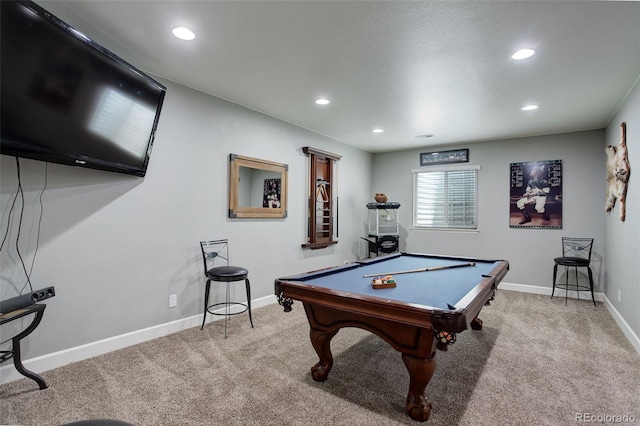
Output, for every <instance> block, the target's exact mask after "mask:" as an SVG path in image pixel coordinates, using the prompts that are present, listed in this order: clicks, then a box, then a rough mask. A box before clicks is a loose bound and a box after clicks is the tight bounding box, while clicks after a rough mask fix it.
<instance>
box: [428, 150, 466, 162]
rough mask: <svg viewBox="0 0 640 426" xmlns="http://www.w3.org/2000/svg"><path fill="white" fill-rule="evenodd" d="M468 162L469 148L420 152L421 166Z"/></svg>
mask: <svg viewBox="0 0 640 426" xmlns="http://www.w3.org/2000/svg"><path fill="white" fill-rule="evenodd" d="M468 162H469V150H468V149H454V150H452V151H433V152H423V153H421V154H420V165H421V166H434V165H437V164H452V163H468Z"/></svg>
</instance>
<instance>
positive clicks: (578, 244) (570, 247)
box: [562, 237, 593, 263]
mask: <svg viewBox="0 0 640 426" xmlns="http://www.w3.org/2000/svg"><path fill="white" fill-rule="evenodd" d="M592 247H593V238H574V237H562V257H573V258H580V259H586V260H588V261H589V263H591V249H592Z"/></svg>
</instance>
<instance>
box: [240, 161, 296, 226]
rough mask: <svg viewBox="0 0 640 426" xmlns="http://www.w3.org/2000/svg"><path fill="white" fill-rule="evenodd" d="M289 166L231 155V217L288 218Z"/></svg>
mask: <svg viewBox="0 0 640 426" xmlns="http://www.w3.org/2000/svg"><path fill="white" fill-rule="evenodd" d="M287 172H288V166H287V165H286V164H282V163H276V162H273V161H268V160H261V159H257V158H251V157H244V156H241V155H236V154H230V155H229V217H230V218H243V217H249V218H285V217H287Z"/></svg>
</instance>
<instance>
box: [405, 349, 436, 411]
mask: <svg viewBox="0 0 640 426" xmlns="http://www.w3.org/2000/svg"><path fill="white" fill-rule="evenodd" d="M402 361H404V365H405V366H406V367H407V370H408V371H409V393H408V395H407V405H406V410H407V413H408V414H409V416H410V417H411V418H412V419H413V420H418V421H421V422H424V421H427V419H428V418H429V415H430V414H431V407H432V405H431V401H429V398H427V395H426V394H425V392H424V390H425V388H426V387H427V385H428V384H429V381H431V377H433V372H434V371H435V369H436V359H435V357H433V358H430V359H422V358H416V357H414V356H411V355H407V354H404V353H403V354H402Z"/></svg>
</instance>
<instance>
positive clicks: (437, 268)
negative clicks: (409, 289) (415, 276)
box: [362, 262, 476, 278]
mask: <svg viewBox="0 0 640 426" xmlns="http://www.w3.org/2000/svg"><path fill="white" fill-rule="evenodd" d="M475 265H476V264H475V262H469V263H459V264H457V265H443V266H432V267H431V268H419V269H407V270H406V271H396V272H385V273H381V274H367V275H363V276H362V278H371V277H378V276H380V277H384V276H386V275H399V274H411V273H413V272H429V271H440V270H442V269H451V268H462V267H464V266H475Z"/></svg>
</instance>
